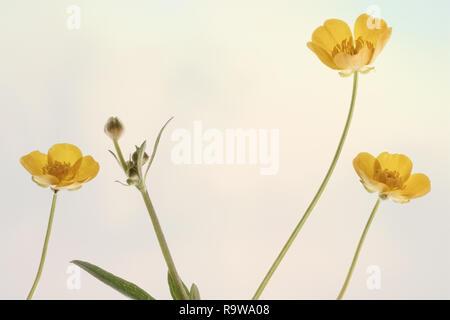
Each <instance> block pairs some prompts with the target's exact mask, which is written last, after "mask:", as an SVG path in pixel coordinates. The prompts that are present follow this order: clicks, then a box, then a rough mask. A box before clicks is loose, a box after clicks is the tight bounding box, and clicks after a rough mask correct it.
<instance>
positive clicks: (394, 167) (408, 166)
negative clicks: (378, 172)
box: [377, 152, 412, 182]
mask: <svg viewBox="0 0 450 320" xmlns="http://www.w3.org/2000/svg"><path fill="white" fill-rule="evenodd" d="M377 159H378V161H379V162H380V165H381V168H382V169H388V170H389V171H397V172H398V173H399V175H400V177H401V178H402V180H403V182H405V181H406V180H408V178H409V176H410V174H411V170H412V162H411V160H410V159H409V158H408V157H407V156H405V155H404V154H399V153H394V154H390V153H388V152H383V153H380V155H378V157H377Z"/></svg>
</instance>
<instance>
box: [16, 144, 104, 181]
mask: <svg viewBox="0 0 450 320" xmlns="http://www.w3.org/2000/svg"><path fill="white" fill-rule="evenodd" d="M20 163H21V164H22V165H23V166H24V168H25V169H27V170H28V172H29V173H31V175H32V179H33V181H34V182H36V183H37V184H38V185H40V186H42V187H51V188H52V189H53V190H61V189H67V190H77V189H80V188H81V186H82V184H83V183H86V182H88V181H90V180H92V179H93V178H95V176H96V175H97V173H98V171H99V169H100V166H99V164H98V163H97V162H96V161H95V160H94V158H92V157H91V156H85V157H83V154H82V153H81V151H80V149H78V148H77V147H76V146H74V145H72V144H68V143H60V144H55V145H54V146H53V147H51V148H50V149H49V150H48V154H43V153H41V152H39V151H33V152H31V153H29V154H27V155H26V156H23V157H22V158H21V159H20Z"/></svg>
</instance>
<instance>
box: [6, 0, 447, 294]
mask: <svg viewBox="0 0 450 320" xmlns="http://www.w3.org/2000/svg"><path fill="white" fill-rule="evenodd" d="M70 5H76V6H78V7H79V8H80V9H81V20H80V21H81V24H80V28H79V29H69V28H68V27H67V19H68V18H69V16H70V14H69V13H68V12H67V11H66V10H67V8H68V7H69V6H70ZM373 8H377V10H378V9H379V10H380V13H381V16H382V17H383V18H384V19H385V20H386V21H387V22H388V24H389V25H390V26H392V27H393V33H392V37H391V39H390V41H389V43H388V44H387V46H386V47H385V49H384V51H383V52H382V53H381V54H380V56H379V57H378V59H377V61H376V63H375V67H376V69H375V71H373V72H370V73H369V74H367V75H362V76H361V77H360V82H359V90H358V96H357V101H356V109H355V114H354V118H353V123H352V126H351V129H350V132H349V136H348V139H347V142H346V145H345V147H344V150H343V153H342V156H341V158H340V161H339V163H338V165H337V167H336V170H335V173H334V175H333V177H332V179H331V181H330V183H329V185H328V187H327V189H326V191H325V193H324V194H323V196H322V198H321V200H320V202H319V203H318V205H317V206H316V209H315V210H314V212H313V214H312V215H311V217H310V219H309V220H308V222H307V224H306V225H305V226H304V228H303V230H302V232H301V233H300V236H299V237H298V238H297V240H296V241H295V243H294V244H293V246H292V247H291V249H290V251H289V252H288V254H287V256H286V258H285V259H284V260H283V262H282V264H281V265H280V267H279V269H278V270H277V272H276V273H275V275H274V276H273V278H272V280H271V282H270V283H269V285H268V286H267V288H266V290H265V292H264V293H263V295H262V298H263V299H335V298H336V296H337V294H338V292H339V289H340V287H341V285H342V283H343V281H344V278H345V275H346V272H347V270H348V267H349V265H350V262H351V259H352V257H353V253H354V250H355V248H356V245H357V242H358V240H359V237H360V234H361V232H362V230H363V228H364V225H365V223H366V221H367V219H368V217H369V214H370V210H371V209H372V206H373V205H374V203H375V201H376V196H375V195H373V194H369V193H367V192H366V191H365V190H364V188H363V187H362V186H361V184H360V183H359V181H358V178H357V175H356V174H355V172H354V169H353V167H352V159H353V158H354V157H355V156H356V155H357V154H358V153H359V152H362V151H366V152H370V153H372V154H374V155H377V154H378V153H380V152H383V151H388V152H391V153H403V154H406V155H408V156H409V157H410V158H411V159H412V161H413V163H414V168H413V171H414V172H423V173H426V174H427V175H428V176H429V177H430V179H431V182H432V191H431V193H430V194H428V195H427V196H425V197H423V198H420V199H416V200H413V201H411V202H410V203H408V204H403V205H401V204H396V203H393V202H391V201H384V202H382V204H381V206H380V208H379V212H378V213H377V216H376V217H375V220H374V222H373V224H372V227H371V230H370V231H369V234H368V236H367V239H366V242H365V244H364V247H363V250H362V253H361V255H360V259H359V262H358V264H357V266H356V269H355V273H354V276H353V279H352V281H351V283H350V285H349V288H348V290H347V294H346V298H349V299H448V298H450V273H449V269H450V215H449V211H450V210H449V209H450V199H449V187H450V166H449V160H450V152H449V150H450V149H449V146H450V129H449V128H450V127H449V118H450V117H449V116H450V108H449V99H450V96H449V95H450V94H449V88H448V83H449V74H450V73H449V72H450V63H449V62H448V52H449V50H450V36H449V30H450V28H449V22H448V12H449V9H450V5H449V3H448V2H447V1H444V0H441V1H439V0H435V1H431V2H430V1H395V3H394V2H393V1H381V0H380V1H365V0H363V1H361V0H358V1H356V0H355V1H339V2H337V1H315V2H311V1H293V0H290V1H288V0H283V1H261V0H259V1H235V0H231V1H220V2H219V1H214V2H211V1H200V0H198V1H173V0H170V1H148V0H140V1H137V0H134V1H112V0H108V1H106V0H104V1H100V0H95V1H92V0H91V1H81V0H80V1H49V0H45V1H39V2H38V1H33V2H31V1H24V0H16V1H13V2H11V1H9V2H6V1H2V2H1V3H0V12H1V13H0V15H1V19H0V21H1V22H0V25H1V28H0V39H2V45H1V47H2V49H1V54H0V56H1V61H2V63H1V65H2V67H1V72H0V103H1V115H2V134H1V135H0V149H1V150H2V151H1V152H2V166H3V168H2V170H1V173H0V175H1V178H2V181H3V183H2V185H1V187H0V190H1V201H0V212H1V220H0V221H1V222H0V248H1V252H2V257H1V259H0V298H1V299H24V298H25V297H26V295H27V293H28V291H29V289H30V287H31V285H32V282H33V280H34V277H35V274H36V271H37V267H38V264H39V259H40V255H41V250H42V245H43V241H44V236H45V231H46V227H47V221H48V214H49V210H50V204H51V196H52V194H51V191H50V190H49V189H42V188H39V187H38V186H37V185H35V184H34V183H33V182H32V181H31V179H30V175H29V174H28V172H27V171H26V170H25V169H24V168H23V167H22V166H21V165H20V163H19V159H20V157H21V156H23V155H25V154H27V153H29V152H31V151H33V150H40V151H42V152H44V153H46V152H47V150H48V149H49V148H50V147H51V146H52V145H53V144H55V143H60V142H68V143H72V144H75V145H77V146H79V147H80V148H81V150H82V151H83V153H84V154H86V155H88V154H90V155H92V156H93V157H94V158H95V159H96V160H97V161H98V162H99V163H100V165H101V170H100V173H99V175H98V177H97V178H96V179H95V180H93V181H91V182H89V183H88V184H86V185H84V186H83V188H82V189H80V190H78V191H74V192H67V191H64V192H61V193H60V196H59V199H58V203H57V205H56V214H55V220H54V225H53V232H52V237H51V239H50V245H49V249H48V255H47V260H46V265H45V268H44V272H43V275H42V278H41V281H40V283H39V286H38V288H37V291H36V294H35V296H34V298H35V299H122V298H124V297H123V296H122V295H121V294H119V293H117V292H115V291H114V290H113V289H111V288H109V287H107V286H106V285H104V284H103V283H101V282H99V281H98V280H96V279H94V278H92V277H91V276H90V275H88V274H87V273H84V272H82V273H81V287H80V288H79V289H78V290H77V289H70V288H69V287H68V285H67V281H68V279H69V277H70V273H69V274H68V273H67V272H68V270H69V272H70V269H68V267H69V265H70V264H69V262H70V261H71V260H73V259H80V260H86V261H89V262H91V263H94V264H97V265H99V266H101V267H103V268H105V269H106V270H108V271H110V272H112V273H114V274H116V275H118V276H121V277H124V278H125V279H127V280H129V281H132V282H134V283H136V284H138V285H139V286H140V287H142V288H143V289H145V290H147V291H148V292H149V293H151V294H152V295H153V296H154V297H156V298H158V299H168V298H170V294H169V290H168V286H167V282H166V274H167V269H166V266H165V262H164V260H163V257H162V254H161V251H160V249H159V246H158V244H157V241H156V237H155V234H154V231H153V228H152V225H151V222H150V219H149V217H148V214H147V212H146V210H145V207H144V204H143V201H142V199H141V198H140V195H139V193H138V192H137V191H136V190H134V189H133V188H126V187H123V186H121V185H120V184H118V183H114V181H115V180H122V181H123V180H124V177H123V173H122V172H121V170H120V168H119V167H118V166H117V164H116V162H115V160H114V159H113V158H112V157H111V155H110V154H109V153H108V151H107V150H108V149H112V148H113V147H112V143H111V141H110V140H109V139H108V137H107V136H106V135H105V134H104V133H103V125H104V123H105V121H106V119H107V118H108V117H109V116H111V115H115V116H118V117H120V118H121V119H122V121H123V122H124V124H125V126H126V134H125V135H124V137H123V139H121V144H122V148H123V149H124V151H125V153H129V152H132V151H133V149H134V145H135V144H138V143H141V142H142V141H143V140H144V139H147V140H148V141H149V144H150V145H152V144H153V141H154V139H155V138H156V135H157V133H158V131H159V129H160V127H161V126H162V125H163V123H164V122H165V121H166V120H167V119H168V118H169V117H170V116H175V119H174V120H173V121H172V123H171V124H170V125H169V127H168V128H167V131H166V132H165V134H164V136H163V138H162V140H161V143H160V147H159V151H158V154H157V157H156V159H155V161H154V163H153V166H152V168H151V171H150V174H149V181H148V184H149V192H150V195H151V197H152V200H153V202H154V205H155V208H156V210H157V212H158V215H159V218H160V220H161V224H162V226H163V230H164V232H165V234H166V237H167V241H168V243H169V246H170V248H171V251H172V255H173V257H174V260H175V263H176V265H177V268H178V271H179V273H180V274H181V276H182V278H183V280H184V281H185V282H186V283H187V284H188V285H190V284H191V283H192V282H195V283H196V284H197V285H198V287H199V288H200V293H201V295H202V298H205V299H248V298H251V296H252V295H253V293H254V292H255V290H256V288H257V286H258V285H259V283H260V281H261V280H262V278H263V277H264V275H265V273H266V272H267V271H268V269H269V267H270V265H271V264H272V262H273V260H274V259H275V257H276V255H277V254H278V252H279V250H280V249H281V247H282V245H283V244H284V243H285V241H286V240H287V238H288V236H289V234H290V233H291V232H292V230H293V228H294V226H295V225H296V224H297V222H298V220H299V219H300V218H301V216H302V215H303V212H304V210H305V209H306V207H307V206H308V204H309V202H310V201H311V199H312V197H313V195H314V194H315V192H316V190H317V188H318V186H319V184H320V182H321V181H322V179H323V177H324V175H325V173H326V170H327V169H328V166H329V163H330V161H331V159H332V156H333V153H334V151H335V148H336V146H337V143H338V140H339V137H340V134H341V131H342V129H343V126H344V123H345V118H346V115H347V111H348V105H349V102H350V95H351V86H352V78H351V77H349V78H341V77H339V75H338V74H337V72H334V71H332V70H330V69H328V68H327V67H325V66H324V65H323V64H322V63H321V62H320V61H319V60H318V59H317V57H316V56H315V55H314V54H313V53H312V52H311V51H310V50H309V49H308V48H307V47H306V43H307V42H308V41H309V40H310V38H311V34H312V32H313V31H314V29H315V28H316V27H318V26H319V25H321V24H322V23H323V22H324V20H326V19H329V18H339V19H342V20H345V21H347V22H348V23H349V25H350V26H351V27H352V28H353V23H354V21H355V19H356V18H357V17H358V16H359V15H360V14H361V13H363V12H366V11H367V10H369V11H370V10H372V11H371V12H373ZM195 120H201V121H202V123H203V126H204V128H205V129H207V128H216V129H219V130H225V129H227V128H262V129H279V132H280V140H279V142H280V153H279V165H280V167H279V171H278V173H277V174H276V175H269V176H263V175H260V173H259V166H255V165H176V164H174V163H173V162H172V161H171V150H172V148H173V147H174V145H175V142H173V141H171V139H170V136H171V133H172V132H173V131H174V130H176V129H177V128H185V129H188V130H192V127H193V122H194V121H195ZM370 266H377V267H379V270H380V271H381V274H380V276H381V278H380V281H381V282H380V283H381V287H380V288H379V289H377V290H370V289H369V288H368V287H367V284H366V282H367V280H368V278H369V277H370V274H369V273H368V272H367V270H368V268H369V267H370ZM369 270H370V269H369Z"/></svg>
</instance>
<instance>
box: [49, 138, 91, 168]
mask: <svg viewBox="0 0 450 320" xmlns="http://www.w3.org/2000/svg"><path fill="white" fill-rule="evenodd" d="M82 156H83V155H82V153H81V151H80V149H78V147H76V146H74V145H73V144H69V143H59V144H55V145H54V146H53V147H51V148H50V150H48V161H49V163H50V164H52V163H53V162H54V161H58V162H61V163H68V164H70V165H71V166H73V165H74V164H75V163H76V162H77V160H79V159H80V158H81V157H82Z"/></svg>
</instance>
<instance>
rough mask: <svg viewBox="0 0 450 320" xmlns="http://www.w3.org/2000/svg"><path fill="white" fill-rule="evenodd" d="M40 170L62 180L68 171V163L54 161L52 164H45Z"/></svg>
mask: <svg viewBox="0 0 450 320" xmlns="http://www.w3.org/2000/svg"><path fill="white" fill-rule="evenodd" d="M42 170H43V171H44V174H50V175H52V176H55V177H57V178H59V179H60V180H62V179H64V178H65V177H66V176H67V174H68V173H69V171H70V163H67V162H59V161H54V162H53V163H52V164H47V165H46V166H45V167H44V168H43V169H42Z"/></svg>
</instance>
